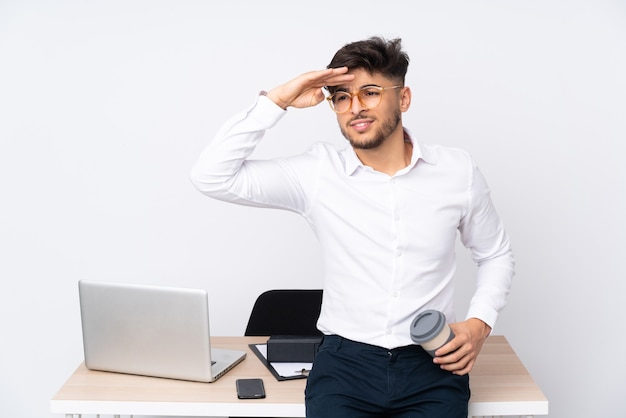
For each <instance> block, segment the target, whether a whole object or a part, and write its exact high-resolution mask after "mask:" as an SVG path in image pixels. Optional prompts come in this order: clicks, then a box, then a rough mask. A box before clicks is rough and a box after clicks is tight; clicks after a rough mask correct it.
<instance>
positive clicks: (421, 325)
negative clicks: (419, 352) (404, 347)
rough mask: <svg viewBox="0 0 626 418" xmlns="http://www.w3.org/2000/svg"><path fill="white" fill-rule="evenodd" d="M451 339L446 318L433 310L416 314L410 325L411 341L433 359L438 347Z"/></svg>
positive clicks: (451, 334)
mask: <svg viewBox="0 0 626 418" xmlns="http://www.w3.org/2000/svg"><path fill="white" fill-rule="evenodd" d="M453 338H454V333H453V332H452V330H451V329H450V327H449V326H448V324H447V323H446V316H445V315H444V314H443V313H442V312H439V311H436V310H434V309H429V310H427V311H424V312H422V313H420V314H418V315H417V316H416V317H415V319H414V320H413V322H412V323H411V339H412V340H413V342H414V343H416V344H419V345H421V346H422V347H423V348H424V350H426V352H427V353H428V354H430V355H431V356H433V357H434V356H435V351H437V350H438V349H439V347H441V346H443V345H445V344H447V343H448V342H449V341H450V340H452V339H453Z"/></svg>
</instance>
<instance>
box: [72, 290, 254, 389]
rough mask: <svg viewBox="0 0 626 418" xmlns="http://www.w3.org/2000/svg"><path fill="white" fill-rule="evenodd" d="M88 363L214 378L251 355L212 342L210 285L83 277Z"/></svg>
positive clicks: (127, 370)
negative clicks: (207, 287) (192, 286)
mask: <svg viewBox="0 0 626 418" xmlns="http://www.w3.org/2000/svg"><path fill="white" fill-rule="evenodd" d="M78 290H79V299H80V312H81V322H82V331H83V348H84V353H85V366H86V367H87V368H88V369H91V370H101V371H107V372H116V373H127V374H136V375H143V376H153V377H164V378H170V379H180V380H191V381H197V382H214V381H215V380H217V379H218V378H220V377H221V376H223V375H224V374H225V373H226V372H228V371H229V370H231V369H232V368H233V367H235V365H237V364H238V363H240V362H241V361H243V359H244V358H245V357H246V353H245V351H237V350H224V349H216V348H211V341H210V338H209V304H208V295H207V292H206V290H202V289H184V288H174V287H162V286H149V285H137V284H128V283H112V282H100V281H86V280H81V281H79V282H78Z"/></svg>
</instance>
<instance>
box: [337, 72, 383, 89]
mask: <svg viewBox="0 0 626 418" xmlns="http://www.w3.org/2000/svg"><path fill="white" fill-rule="evenodd" d="M348 74H353V75H354V80H352V81H351V82H349V83H346V84H342V85H341V86H338V88H339V89H340V90H358V89H360V88H363V87H366V86H381V87H386V86H388V85H389V83H391V82H392V80H391V79H390V78H387V77H385V76H384V75H383V74H381V73H370V72H368V71H366V70H363V69H360V68H359V69H355V70H350V71H348Z"/></svg>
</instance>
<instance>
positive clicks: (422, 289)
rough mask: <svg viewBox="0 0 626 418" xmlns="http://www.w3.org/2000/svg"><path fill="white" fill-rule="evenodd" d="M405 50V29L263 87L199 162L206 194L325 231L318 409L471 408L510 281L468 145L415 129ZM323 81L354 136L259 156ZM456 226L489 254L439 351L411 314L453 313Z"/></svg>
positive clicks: (337, 412)
mask: <svg viewBox="0 0 626 418" xmlns="http://www.w3.org/2000/svg"><path fill="white" fill-rule="evenodd" d="M408 63H409V59H408V56H407V55H406V53H404V52H403V51H402V49H401V41H400V39H395V40H391V41H387V40H385V39H382V38H378V37H374V38H370V39H367V40H364V41H359V42H354V43H351V44H347V45H345V46H344V47H343V48H341V49H340V50H339V51H338V52H337V53H336V54H335V56H334V58H333V59H332V61H331V63H330V64H329V65H328V68H327V69H326V70H320V71H311V72H308V73H305V74H302V75H300V76H298V77H296V78H294V79H293V80H291V81H289V82H287V83H285V84H283V85H281V86H279V87H276V88H274V89H272V90H271V91H269V92H268V93H263V94H261V95H260V96H259V98H258V100H257V102H256V103H255V104H254V106H253V107H252V108H251V109H249V110H248V111H247V112H245V113H243V114H241V115H239V116H237V117H235V118H233V119H231V120H230V121H229V122H228V123H227V124H226V125H224V126H223V127H222V129H221V130H220V131H219V132H218V134H217V135H216V138H214V140H213V141H212V142H211V144H210V145H209V146H208V148H207V149H206V150H205V151H204V152H203V154H202V155H201V157H200V158H199V160H198V162H197V163H196V165H195V167H194V168H193V170H192V173H191V178H192V181H193V182H194V184H195V186H196V187H197V188H198V189H199V190H200V191H201V192H202V193H204V194H206V195H208V196H211V197H214V198H217V199H221V200H225V201H230V202H233V203H239V204H244V205H250V206H262V207H272V208H279V209H286V210H291V211H294V212H297V213H299V214H301V215H302V216H303V217H304V218H305V219H306V220H307V221H308V222H309V224H310V225H311V227H312V229H313V231H314V232H315V234H316V235H317V237H318V239H319V241H320V243H321V251H322V256H323V262H324V274H325V283H324V298H323V303H322V311H321V314H320V318H319V320H318V328H319V329H320V330H321V331H322V332H323V333H324V334H325V337H324V340H323V343H322V345H321V347H320V351H319V353H318V355H317V357H316V360H315V363H314V366H313V369H312V371H311V373H310V375H309V377H308V381H307V388H306V394H305V400H306V411H307V416H308V417H323V418H329V417H342V418H345V417H370V416H371V417H427V418H436V417H442V418H443V417H445V418H453V417H459V418H460V417H466V416H467V403H468V400H469V395H470V393H469V377H468V373H469V371H470V370H471V369H472V366H473V365H474V362H475V361H476V357H477V356H478V353H479V352H480V349H481V347H482V345H483V342H484V341H485V338H486V337H487V336H488V335H489V333H490V331H491V329H492V327H493V324H494V322H495V320H496V318H497V316H498V313H499V311H500V310H501V309H502V308H503V307H504V304H505V299H506V295H507V294H508V290H509V287H510V282H511V279H512V276H513V265H514V262H513V257H512V253H511V249H510V244H509V240H508V237H507V234H506V232H505V231H504V228H503V226H502V223H501V221H500V219H499V217H498V215H497V214H496V212H495V210H494V208H493V206H492V204H491V201H490V197H489V190H488V188H487V185H486V183H485V181H484V179H483V177H482V175H481V174H480V172H479V171H478V169H477V168H476V166H475V165H474V163H473V161H472V159H471V158H470V156H469V155H468V154H467V153H466V152H464V151H461V150H457V149H449V148H444V147H440V146H433V145H426V144H421V143H418V142H417V141H416V139H415V138H412V137H410V136H409V134H408V132H407V131H406V130H405V129H404V127H403V126H402V113H404V112H406V111H407V110H408V109H409V107H410V104H411V90H410V88H409V87H407V86H405V85H404V81H405V74H406V71H407V68H408ZM324 89H325V90H328V92H329V96H328V97H327V100H328V102H329V104H330V107H331V109H332V110H334V111H335V112H336V115H337V121H338V123H339V128H340V130H341V132H342V134H343V135H344V136H345V138H346V139H347V140H348V141H349V143H350V145H351V146H350V147H347V148H346V149H344V150H340V151H337V150H336V149H334V148H333V147H332V146H330V145H327V144H317V145H314V146H313V147H311V149H310V150H309V151H308V152H306V153H304V154H302V155H297V156H294V157H290V158H278V159H273V160H265V161H255V160H251V159H248V157H249V156H250V154H251V153H252V151H253V150H254V148H255V146H256V145H257V143H259V141H261V139H262V137H263V135H264V132H265V130H267V129H269V128H271V127H272V126H273V125H274V124H275V123H277V122H278V120H279V119H280V118H281V117H283V116H284V114H285V113H286V110H287V109H288V108H289V107H295V108H306V107H311V106H315V105H317V104H319V103H321V102H323V101H324V100H325V95H324ZM457 231H459V232H460V238H461V240H462V242H463V243H464V245H465V246H466V247H467V248H468V249H469V250H470V251H471V253H472V256H473V258H474V260H475V261H476V263H477V265H478V269H477V271H478V273H477V275H478V277H477V288H476V292H475V294H474V296H473V298H472V301H471V303H470V308H469V312H468V314H467V319H466V320H465V321H461V322H453V323H451V324H450V327H451V328H452V330H453V332H454V334H455V338H454V339H452V340H451V341H450V342H449V343H447V344H446V345H444V346H443V347H441V348H440V349H439V350H438V351H437V352H436V353H435V357H434V358H433V357H430V356H429V355H428V354H427V353H426V352H425V351H424V350H423V349H422V348H421V347H420V346H418V345H415V344H413V343H412V341H411V338H410V334H409V331H410V324H411V321H412V319H413V318H414V317H415V315H416V314H418V313H419V312H421V311H424V310H426V309H437V310H440V311H442V312H444V313H445V314H446V316H447V318H448V320H453V319H454V318H455V314H454V306H453V302H454V301H453V282H452V278H453V275H454V270H455V261H454V259H455V256H454V252H455V240H456V233H457Z"/></svg>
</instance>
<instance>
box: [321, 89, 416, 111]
mask: <svg viewBox="0 0 626 418" xmlns="http://www.w3.org/2000/svg"><path fill="white" fill-rule="evenodd" d="M402 87H404V86H403V85H400V84H398V85H396V86H390V87H381V86H367V87H363V88H361V89H359V90H357V92H356V93H350V92H349V91H345V90H338V91H336V92H334V93H333V94H331V95H329V96H327V97H326V100H327V101H328V104H329V105H330V108H331V109H332V110H333V112H335V113H338V114H342V113H346V112H347V111H349V110H350V108H351V107H352V103H353V102H354V97H355V96H356V98H357V99H358V100H359V103H360V104H361V106H363V107H364V108H365V109H373V108H375V107H376V106H378V105H379V104H380V102H382V100H383V93H384V92H385V90H393V89H398V88H402ZM368 89H375V90H378V91H380V99H379V100H378V103H376V105H374V106H371V107H367V106H366V105H365V103H363V99H362V97H361V93H362V92H363V91H365V90H368ZM339 93H341V94H347V95H348V96H349V97H350V105H349V106H348V107H347V108H346V110H344V111H342V112H339V111H337V109H335V105H334V103H333V97H335V95H337V94H339Z"/></svg>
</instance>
